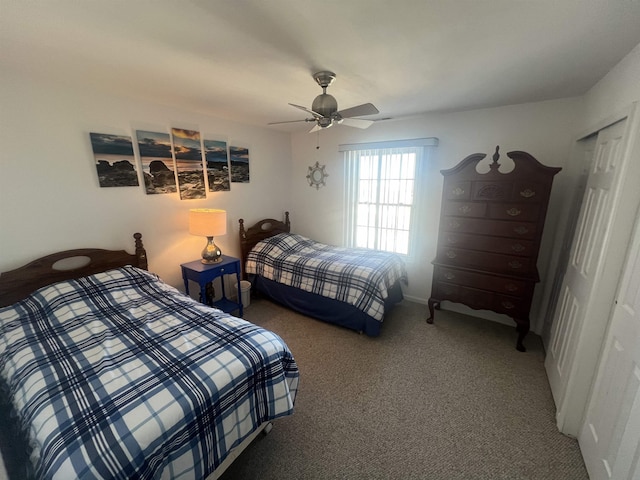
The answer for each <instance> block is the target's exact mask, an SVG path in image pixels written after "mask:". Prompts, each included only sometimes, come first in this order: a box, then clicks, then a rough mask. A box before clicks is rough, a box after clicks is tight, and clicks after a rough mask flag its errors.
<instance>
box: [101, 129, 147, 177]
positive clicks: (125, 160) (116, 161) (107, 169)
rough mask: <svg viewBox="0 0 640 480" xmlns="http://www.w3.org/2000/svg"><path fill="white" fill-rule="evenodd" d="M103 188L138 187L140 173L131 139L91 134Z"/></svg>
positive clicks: (105, 134) (104, 134)
mask: <svg viewBox="0 0 640 480" xmlns="http://www.w3.org/2000/svg"><path fill="white" fill-rule="evenodd" d="M89 136H90V137H91V147H92V148H93V157H94V159H95V161H96V170H97V172H98V182H99V183H100V186H101V187H137V186H138V185H140V184H139V183H138V172H137V171H136V160H135V157H134V155H133V143H131V137H128V136H126V135H110V134H107V133H89Z"/></svg>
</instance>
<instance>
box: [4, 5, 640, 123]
mask: <svg viewBox="0 0 640 480" xmlns="http://www.w3.org/2000/svg"><path fill="white" fill-rule="evenodd" d="M639 43H640V1H638V0H396V1H392V0H323V1H319V0H316V1H311V0H244V1H242V0H236V1H232V0H208V1H206V0H183V1H179V0H82V1H78V0H47V1H45V0H42V1H26V0H0V67H1V68H2V69H3V70H4V69H16V70H20V71H23V72H26V73H28V74H33V75H39V76H43V77H44V78H47V79H52V80H56V81H57V80H60V81H64V82H71V83H73V84H75V83H80V84H91V85H92V88H99V89H103V90H105V91H108V92H112V93H114V94H117V95H125V96H132V97H138V98H143V99H146V100H149V101H152V102H155V103H162V104H166V105H175V106H178V107H180V108H182V109H186V110H195V111H199V112H205V113H208V114H211V115H213V116H216V117H222V118H228V119H230V120H235V121H240V122H244V123H250V124H256V125H262V126H264V125H266V124H267V123H268V122H276V121H286V120H296V119H303V118H304V117H305V114H304V112H302V111H300V110H296V109H294V108H292V107H290V106H289V105H287V103H288V102H291V103H295V104H299V105H303V106H306V107H309V108H310V107H311V102H312V100H313V98H314V97H315V96H316V95H318V94H320V93H321V89H320V87H319V86H318V85H317V84H316V83H315V82H314V80H313V78H312V76H311V75H312V73H313V72H316V71H319V70H332V71H333V72H335V73H336V74H337V79H336V81H335V82H334V83H333V85H332V86H331V87H329V90H328V93H331V94H332V95H333V96H335V97H336V98H337V100H338V103H339V107H340V108H341V109H343V108H348V107H351V106H354V105H359V104H361V103H366V102H371V103H373V104H374V105H376V106H377V107H378V109H379V110H380V114H379V115H376V116H373V117H368V118H372V119H376V118H384V117H394V118H396V117H402V116H411V115H417V114H420V113H425V112H433V111H451V110H463V109H473V108H481V107H492V106H500V105H508V104H516V103H523V102H535V101H540V100H548V99H554V98H562V97H570V96H575V95H581V94H583V93H585V92H586V91H587V90H588V89H589V88H590V87H591V86H593V85H594V84H595V83H596V82H597V81H598V80H599V79H600V78H602V76H603V75H604V74H605V73H606V72H607V71H608V70H610V69H611V67H613V66H614V65H615V64H616V63H617V62H618V61H620V60H621V59H622V58H623V57H624V56H625V55H626V54H627V53H629V52H630V51H631V50H632V49H633V48H634V47H635V46H636V45H637V44H639ZM639 81H640V79H639ZM269 128H273V129H279V130H284V131H294V130H298V129H301V130H305V129H309V128H310V126H309V125H308V124H305V123H294V124H286V125H280V126H271V127H269Z"/></svg>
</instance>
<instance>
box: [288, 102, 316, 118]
mask: <svg viewBox="0 0 640 480" xmlns="http://www.w3.org/2000/svg"><path fill="white" fill-rule="evenodd" d="M289 105H291V106H292V107H296V108H299V109H300V110H304V111H305V112H307V113H310V114H311V115H313V116H314V117H315V118H322V115H320V114H319V113H316V112H314V111H313V110H309V109H308V108H307V107H303V106H302V105H296V104H295V103H290V104H289Z"/></svg>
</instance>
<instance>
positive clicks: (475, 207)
mask: <svg viewBox="0 0 640 480" xmlns="http://www.w3.org/2000/svg"><path fill="white" fill-rule="evenodd" d="M444 214H445V215H452V216H459V217H480V218H484V217H486V216H487V204H486V203H472V202H447V203H446V204H445V205H444Z"/></svg>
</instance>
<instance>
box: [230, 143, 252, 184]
mask: <svg viewBox="0 0 640 480" xmlns="http://www.w3.org/2000/svg"><path fill="white" fill-rule="evenodd" d="M229 155H230V157H231V181H232V182H236V183H249V149H248V148H244V147H231V146H230V147H229Z"/></svg>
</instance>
